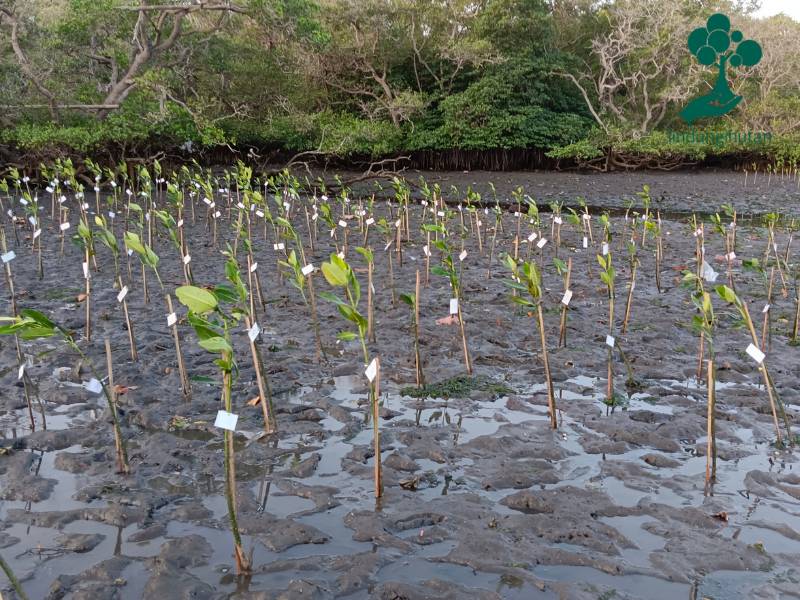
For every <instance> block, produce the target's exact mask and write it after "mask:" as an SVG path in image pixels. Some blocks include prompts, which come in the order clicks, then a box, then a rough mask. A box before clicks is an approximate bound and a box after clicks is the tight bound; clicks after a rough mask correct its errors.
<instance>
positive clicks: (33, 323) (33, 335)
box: [0, 309, 130, 474]
mask: <svg viewBox="0 0 800 600" xmlns="http://www.w3.org/2000/svg"><path fill="white" fill-rule="evenodd" d="M0 335H18V336H19V337H20V339H22V340H35V339H39V338H51V337H56V336H57V337H59V338H60V339H61V341H62V342H64V344H65V345H66V346H67V347H68V348H70V349H71V350H72V351H73V352H75V353H76V354H77V355H78V356H79V357H80V358H81V361H82V362H83V364H85V365H86V366H87V367H88V368H89V371H90V372H91V374H92V376H93V377H94V379H93V380H92V381H90V382H89V383H88V384H87V385H86V389H87V390H89V391H94V392H95V393H99V392H101V391H102V392H103V394H104V395H105V397H106V401H107V402H108V410H109V412H110V413H111V422H112V427H113V430H114V445H115V447H116V455H117V471H118V472H119V473H124V474H127V473H129V472H130V467H129V466H128V452H127V449H126V447H125V440H124V439H123V437H122V429H121V428H120V424H119V415H118V414H117V405H116V402H114V397H113V394H112V391H111V390H110V389H109V386H108V385H106V384H104V383H103V377H101V376H100V374H99V373H98V371H97V370H96V369H95V367H94V363H92V361H91V360H90V359H89V357H88V356H86V354H85V353H84V352H83V350H81V348H80V346H78V344H77V343H76V342H75V340H74V339H73V337H72V333H70V332H69V331H67V330H66V329H64V328H63V327H61V326H60V325H57V324H56V323H54V322H53V321H51V320H50V319H48V318H47V317H46V316H45V315H44V314H43V313H41V312H39V311H37V310H32V309H22V310H20V314H19V316H16V317H0ZM98 388H99V389H98Z"/></svg>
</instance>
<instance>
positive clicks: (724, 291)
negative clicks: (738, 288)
mask: <svg viewBox="0 0 800 600" xmlns="http://www.w3.org/2000/svg"><path fill="white" fill-rule="evenodd" d="M715 289H716V291H717V295H719V297H720V298H722V299H723V300H725V302H728V303H730V304H736V305H738V304H739V298H738V297H737V296H736V292H734V291H733V290H732V289H731V288H729V287H728V286H727V285H718V286H717V287H716V288H715Z"/></svg>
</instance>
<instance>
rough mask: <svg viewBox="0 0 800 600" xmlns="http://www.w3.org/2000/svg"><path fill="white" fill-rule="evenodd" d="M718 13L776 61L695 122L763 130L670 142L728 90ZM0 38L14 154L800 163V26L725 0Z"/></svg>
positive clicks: (5, 27) (332, 9)
mask: <svg viewBox="0 0 800 600" xmlns="http://www.w3.org/2000/svg"><path fill="white" fill-rule="evenodd" d="M231 7H233V10H229V9H230V8H231ZM717 11H723V12H725V13H726V14H728V15H729V16H730V18H731V22H732V23H733V24H734V25H735V26H736V27H737V28H739V29H741V30H742V31H743V32H744V33H745V34H746V35H747V37H752V38H755V39H758V40H759V43H760V44H761V46H762V47H763V49H764V58H763V60H762V61H761V62H760V64H759V65H757V66H755V67H753V68H750V69H747V68H742V69H739V70H738V71H741V73H739V74H737V75H732V76H731V85H732V88H733V89H734V91H735V92H736V93H739V94H741V95H742V96H743V97H744V98H745V100H744V101H743V102H742V103H741V105H740V106H739V107H738V108H737V109H736V110H734V111H733V112H732V113H731V114H729V115H727V116H725V117H724V118H722V119H718V120H712V121H708V122H704V123H699V124H698V127H699V128H711V129H714V130H737V131H746V130H753V131H769V132H771V133H772V134H773V135H772V139H771V141H769V142H768V143H765V144H759V145H756V146H754V145H752V144H745V145H743V144H739V143H732V142H727V141H726V142H724V143H720V144H698V143H687V142H685V141H676V140H670V138H669V136H668V133H667V132H669V131H685V130H686V128H687V127H686V125H685V124H683V123H682V121H681V120H680V118H679V117H678V113H679V112H680V109H681V108H682V106H683V105H684V104H685V103H686V101H687V100H689V99H691V97H693V96H695V95H697V94H699V93H701V92H702V91H704V90H707V89H708V86H709V85H710V84H712V83H713V78H714V73H713V72H712V71H711V70H709V69H705V68H703V67H700V66H698V64H697V63H696V61H693V59H692V55H691V52H690V51H689V48H688V47H687V43H686V40H687V33H688V32H690V31H692V30H693V29H694V28H695V27H697V26H698V24H702V23H704V22H705V19H706V18H707V17H708V16H709V15H710V14H712V13H714V12H717ZM0 32H2V35H0V84H1V85H0V104H2V105H3V106H4V107H5V108H4V110H3V111H2V112H0V125H1V126H2V128H0V157H2V156H3V155H5V158H7V159H8V158H13V157H19V156H20V154H23V155H27V157H28V158H31V157H34V158H35V157H41V156H44V155H46V154H48V153H54V152H74V153H97V154H99V155H103V154H107V155H108V156H109V158H111V157H118V156H121V155H124V156H137V155H144V154H148V153H149V154H152V153H155V152H156V151H167V152H175V151H176V150H178V149H180V148H182V149H184V150H190V151H192V152H196V151H198V150H202V149H204V148H213V147H216V146H221V145H225V144H228V145H233V146H238V147H239V148H241V149H247V148H249V147H250V148H254V149H255V150H256V151H257V152H259V153H263V152H266V151H283V152H285V153H286V154H289V155H291V154H294V153H299V152H313V153H318V154H323V155H335V156H339V157H345V158H346V157H372V158H377V157H389V156H396V155H399V154H403V153H408V152H413V151H417V150H428V151H441V152H447V151H451V150H465V151H466V150H469V151H493V150H500V149H503V150H517V149H538V150H542V151H545V152H547V153H548V156H549V157H550V158H551V159H554V160H556V159H558V160H561V159H563V160H566V161H569V162H571V161H577V162H578V163H579V164H584V165H591V166H595V167H599V168H608V167H614V166H617V167H628V166H641V165H643V164H644V165H650V166H662V167H670V166H675V165H676V164H681V163H685V162H696V161H703V160H706V159H708V158H709V157H712V156H715V155H718V156H719V155H737V156H739V157H740V158H741V159H742V160H744V159H747V160H750V159H753V160H756V159H762V158H769V159H770V160H779V161H782V162H783V163H784V164H785V165H787V166H794V165H795V164H796V162H797V160H798V158H800V155H799V154H800V151H798V144H797V138H796V137H795V136H796V135H797V134H796V133H795V132H796V129H797V117H796V115H797V111H798V108H800V92H798V90H800V24H799V23H797V22H795V21H792V20H790V19H788V18H786V17H782V16H779V17H773V18H771V19H769V20H766V21H757V20H755V19H754V18H753V17H751V16H749V15H748V14H747V12H746V11H745V9H744V8H742V3H738V2H737V3H732V2H729V1H727V0H678V1H677V2H672V3H664V2H660V1H658V0H638V1H637V0H615V1H613V2H604V3H599V2H593V1H591V0H551V1H549V2H548V1H546V0H451V1H449V2H447V3H440V2H435V1H433V0H206V1H205V2H203V3H186V2H184V1H183V0H158V1H156V0H52V1H51V0H4V1H2V2H0ZM173 33H176V34H177V35H175V37H174V39H173V38H172V36H171V34H173ZM143 48H146V49H147V53H146V54H144V53H143V51H142V49H143ZM776 66H779V67H780V68H779V69H778V68H776ZM187 142H190V144H187Z"/></svg>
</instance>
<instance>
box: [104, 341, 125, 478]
mask: <svg viewBox="0 0 800 600" xmlns="http://www.w3.org/2000/svg"><path fill="white" fill-rule="evenodd" d="M105 346H106V367H107V369H108V385H107V386H104V387H105V389H104V391H105V393H106V399H107V400H108V404H109V409H110V410H111V412H112V416H113V420H114V446H115V449H116V454H117V470H118V471H119V472H120V473H122V474H124V475H127V474H128V473H130V466H129V465H128V452H127V450H126V449H125V442H123V440H122V430H121V429H120V427H119V417H118V414H117V391H116V389H115V387H114V364H113V358H112V356H111V340H109V339H108V338H106V339H105Z"/></svg>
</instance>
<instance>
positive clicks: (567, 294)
mask: <svg viewBox="0 0 800 600" xmlns="http://www.w3.org/2000/svg"><path fill="white" fill-rule="evenodd" d="M570 300H572V290H566V291H565V292H564V297H563V298H561V304H563V305H564V306H569V301H570Z"/></svg>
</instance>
